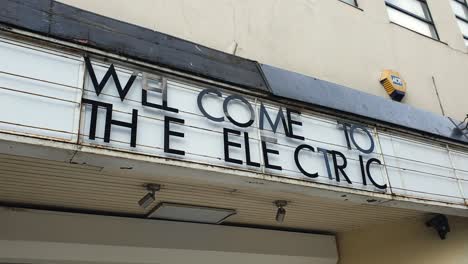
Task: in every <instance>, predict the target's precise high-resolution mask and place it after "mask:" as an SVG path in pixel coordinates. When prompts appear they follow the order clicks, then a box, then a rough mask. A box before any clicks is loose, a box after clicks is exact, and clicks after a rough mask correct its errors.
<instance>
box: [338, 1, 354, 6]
mask: <svg viewBox="0 0 468 264" xmlns="http://www.w3.org/2000/svg"><path fill="white" fill-rule="evenodd" d="M340 1H341V2H345V3H348V4H350V5H353V6H357V4H356V1H355V0H340Z"/></svg>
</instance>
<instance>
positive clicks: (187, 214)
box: [147, 202, 236, 224]
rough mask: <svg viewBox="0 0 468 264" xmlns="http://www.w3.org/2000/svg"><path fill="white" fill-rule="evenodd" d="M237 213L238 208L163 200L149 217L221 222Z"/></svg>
mask: <svg viewBox="0 0 468 264" xmlns="http://www.w3.org/2000/svg"><path fill="white" fill-rule="evenodd" d="M235 214H236V210H234V209H225V208H214V207H205V206H198V205H187V204H177V203H167V202H162V203H159V204H158V205H157V206H156V207H155V208H154V209H153V210H151V212H150V213H149V214H148V216H147V217H148V218H156V219H165V220H176V221H184V222H195V223H206V224H220V223H222V222H223V221H224V220H226V219H227V218H228V217H230V216H232V215H235Z"/></svg>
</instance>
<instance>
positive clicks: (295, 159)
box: [294, 144, 319, 178]
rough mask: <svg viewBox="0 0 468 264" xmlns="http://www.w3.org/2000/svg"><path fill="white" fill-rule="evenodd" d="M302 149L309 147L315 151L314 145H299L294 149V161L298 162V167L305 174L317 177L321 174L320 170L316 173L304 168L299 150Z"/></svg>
mask: <svg viewBox="0 0 468 264" xmlns="http://www.w3.org/2000/svg"><path fill="white" fill-rule="evenodd" d="M302 149H308V150H310V151H312V152H315V149H314V148H313V147H312V146H309V145H307V144H302V145H300V146H298V147H297V148H296V150H295V151H294V162H295V163H296V166H297V168H298V169H299V170H300V171H301V172H302V174H304V175H305V176H307V177H309V178H317V177H318V176H319V175H318V172H316V173H309V172H307V171H306V170H304V168H302V165H301V163H300V162H299V152H300V151H301V150H302Z"/></svg>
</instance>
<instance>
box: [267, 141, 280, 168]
mask: <svg viewBox="0 0 468 264" xmlns="http://www.w3.org/2000/svg"><path fill="white" fill-rule="evenodd" d="M262 152H263V160H264V162H265V168H268V169H273V170H283V168H281V166H276V165H272V164H270V162H269V161H268V153H271V154H275V155H278V154H279V151H277V150H274V149H269V148H267V145H266V142H265V141H262Z"/></svg>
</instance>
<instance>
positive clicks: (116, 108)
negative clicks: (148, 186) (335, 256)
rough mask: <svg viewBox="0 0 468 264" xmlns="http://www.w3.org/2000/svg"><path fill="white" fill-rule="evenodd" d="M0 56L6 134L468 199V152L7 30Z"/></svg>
mask: <svg viewBox="0 0 468 264" xmlns="http://www.w3.org/2000/svg"><path fill="white" fill-rule="evenodd" d="M0 54H1V55H2V58H4V62H5V63H2V64H1V65H0V129H1V131H3V132H5V133H15V134H23V135H24V134H27V135H31V136H37V137H47V138H53V139H56V140H61V141H67V142H74V143H77V144H84V145H98V146H99V147H101V148H102V147H105V148H109V149H118V150H124V151H129V152H133V153H141V154H145V155H153V156H159V157H169V158H173V159H178V160H183V161H187V162H197V163H204V164H210V165H217V166H222V167H230V168H238V169H242V170H247V171H255V172H262V173H265V174H270V175H276V176H280V177H287V178H294V179H298V180H304V181H311V182H316V183H320V184H327V185H334V186H340V187H345V188H353V189H358V190H365V191H369V192H378V193H387V194H392V195H397V196H405V197H414V198H419V199H425V200H433V201H439V202H448V203H453V204H465V199H467V198H468V192H467V191H466V190H468V151H466V150H465V151H454V150H451V149H449V147H448V146H447V145H443V144H438V143H436V142H430V141H429V140H419V139H414V138H409V137H402V136H399V135H397V134H394V133H388V132H382V131H379V130H378V129H376V128H375V127H367V126H362V125H359V124H355V123H348V122H343V121H340V122H339V121H338V120H337V119H335V118H333V117H324V116H323V115H318V114H316V113H313V112H308V111H303V110H300V109H296V108H292V107H290V106H287V105H282V104H278V103H275V102H270V101H266V100H263V99H259V98H255V97H251V96H245V95H242V94H239V93H234V92H232V91H226V90H223V89H220V88H217V87H208V86H203V85H195V84H192V83H190V82H187V81H183V80H177V79H173V78H163V77H161V76H157V75H154V74H152V73H151V72H150V71H148V72H142V71H141V70H139V71H135V69H132V68H126V67H122V66H121V65H111V64H109V63H101V62H98V61H96V60H93V59H85V58H82V57H80V56H75V55H73V54H63V53H60V52H57V51H51V50H45V49H41V48H37V47H34V46H29V45H26V44H21V43H16V42H12V41H9V40H2V41H1V42H0ZM83 80H84V82H83ZM18 102H19V103H18Z"/></svg>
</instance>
